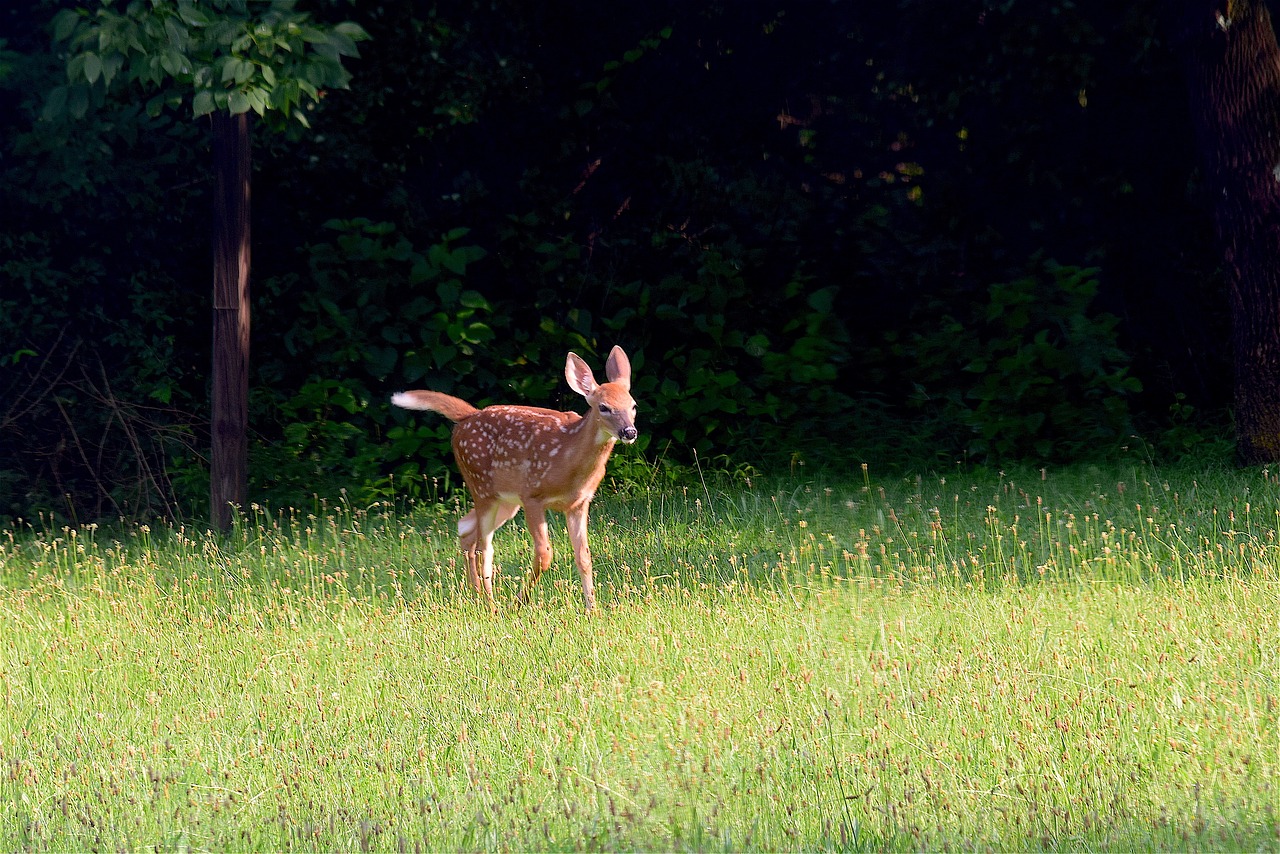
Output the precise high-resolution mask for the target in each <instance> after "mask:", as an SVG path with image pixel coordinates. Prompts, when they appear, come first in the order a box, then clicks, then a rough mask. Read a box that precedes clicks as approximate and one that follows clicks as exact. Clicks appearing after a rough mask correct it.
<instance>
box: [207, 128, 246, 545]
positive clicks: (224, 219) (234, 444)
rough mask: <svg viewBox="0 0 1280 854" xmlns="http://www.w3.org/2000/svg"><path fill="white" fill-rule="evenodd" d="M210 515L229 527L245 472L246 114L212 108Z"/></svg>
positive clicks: (222, 526)
mask: <svg viewBox="0 0 1280 854" xmlns="http://www.w3.org/2000/svg"><path fill="white" fill-rule="evenodd" d="M212 118H213V169H214V183H215V188H214V198H213V388H212V400H211V402H210V406H211V418H210V425H211V427H210V433H211V434H212V448H211V449H210V451H211V453H210V463H209V468H210V483H209V498H210V522H211V524H212V526H213V527H214V528H215V529H217V530H219V531H226V530H227V529H229V528H230V527H231V522H232V519H233V514H234V509H233V506H232V505H235V506H236V507H243V506H244V504H245V499H246V496H247V493H248V480H249V433H248V427H249V184H250V173H249V168H250V167H249V164H250V158H249V115H248V113H241V114H240V115H235V116H233V115H230V114H229V113H224V112H215V113H213V116H212Z"/></svg>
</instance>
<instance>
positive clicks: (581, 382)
mask: <svg viewBox="0 0 1280 854" xmlns="http://www.w3.org/2000/svg"><path fill="white" fill-rule="evenodd" d="M564 378H565V380H566V381H567V382H568V383H569V388H571V389H573V390H574V391H576V392H577V393H578V394H580V395H582V396H583V397H586V396H587V395H589V394H591V392H593V391H595V390H596V388H597V386H596V377H595V374H593V373H591V367H590V366H589V365H588V364H587V363H586V362H584V361H582V358H581V357H580V356H578V354H577V353H570V354H569V358H567V359H566V360H565V363H564Z"/></svg>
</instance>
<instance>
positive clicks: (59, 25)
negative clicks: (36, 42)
mask: <svg viewBox="0 0 1280 854" xmlns="http://www.w3.org/2000/svg"><path fill="white" fill-rule="evenodd" d="M79 23H80V13H79V12H78V11H76V10H75V9H63V10H62V11H61V12H59V13H58V14H57V15H54V17H53V40H54V41H59V42H61V41H66V40H67V39H69V38H71V34H72V33H74V32H75V31H76V26H77V25H79Z"/></svg>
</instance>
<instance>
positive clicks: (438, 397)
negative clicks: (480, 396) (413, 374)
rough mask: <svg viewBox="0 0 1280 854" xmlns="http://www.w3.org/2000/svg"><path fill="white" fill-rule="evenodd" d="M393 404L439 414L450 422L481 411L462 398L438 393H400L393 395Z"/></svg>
mask: <svg viewBox="0 0 1280 854" xmlns="http://www.w3.org/2000/svg"><path fill="white" fill-rule="evenodd" d="M391 402H392V403H394V404H395V405H396V406H400V407H403V408H404V409H425V410H429V411H431V412H439V413H440V414H441V415H443V416H444V417H445V418H448V419H449V420H450V421H461V420H462V419H464V418H470V417H471V416H472V415H475V414H476V413H477V412H479V411H480V410H478V409H476V408H475V407H474V406H472V405H471V404H469V403H467V402H466V401H465V400H463V399H461V398H458V397H453V396H451V395H447V394H441V393H440V392H438V391H398V392H396V393H395V394H393V395H391Z"/></svg>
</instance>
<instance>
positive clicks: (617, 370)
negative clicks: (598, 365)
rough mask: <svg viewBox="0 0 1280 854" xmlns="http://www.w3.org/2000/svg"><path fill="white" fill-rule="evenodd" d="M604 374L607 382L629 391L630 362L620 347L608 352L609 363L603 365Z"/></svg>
mask: <svg viewBox="0 0 1280 854" xmlns="http://www.w3.org/2000/svg"><path fill="white" fill-rule="evenodd" d="M604 373H605V376H607V377H608V378H609V382H611V383H617V384H618V385H620V386H622V387H623V388H624V389H626V390H627V391H631V360H630V359H628V358H627V354H626V353H624V352H623V350H622V348H621V347H616V346H615V347H614V348H613V349H612V350H610V351H609V361H607V362H605V363H604Z"/></svg>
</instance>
